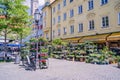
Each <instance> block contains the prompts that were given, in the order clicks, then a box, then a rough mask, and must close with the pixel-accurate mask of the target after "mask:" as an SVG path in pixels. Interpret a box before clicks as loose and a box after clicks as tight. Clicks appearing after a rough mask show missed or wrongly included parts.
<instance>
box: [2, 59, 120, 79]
mask: <svg viewBox="0 0 120 80" xmlns="http://www.w3.org/2000/svg"><path fill="white" fill-rule="evenodd" d="M116 66H117V65H115V64H114V65H95V64H86V63H84V62H73V61H66V60H57V59H49V68H48V69H37V70H36V71H29V70H25V68H24V67H23V66H19V64H14V63H0V80H120V69H118V68H117V67H116Z"/></svg>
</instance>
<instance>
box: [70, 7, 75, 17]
mask: <svg viewBox="0 0 120 80" xmlns="http://www.w3.org/2000/svg"><path fill="white" fill-rule="evenodd" d="M73 16H74V10H73V9H71V10H70V17H73Z"/></svg>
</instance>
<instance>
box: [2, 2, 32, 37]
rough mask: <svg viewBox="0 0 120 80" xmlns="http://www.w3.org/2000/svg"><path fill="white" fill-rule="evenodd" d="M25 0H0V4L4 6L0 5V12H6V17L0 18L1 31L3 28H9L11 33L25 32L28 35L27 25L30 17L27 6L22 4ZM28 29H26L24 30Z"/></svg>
mask: <svg viewBox="0 0 120 80" xmlns="http://www.w3.org/2000/svg"><path fill="white" fill-rule="evenodd" d="M24 1H25V0H0V5H3V7H5V8H1V7H0V13H2V12H3V11H4V12H5V13H6V18H4V19H3V18H0V31H1V32H3V31H4V29H8V30H9V31H10V30H11V31H12V32H13V33H16V34H18V35H20V34H21V33H22V34H23V33H25V35H24V37H25V36H26V34H27V35H28V34H29V33H30V29H29V28H28V27H27V28H25V27H26V26H28V24H29V21H30V19H31V17H30V16H29V15H28V13H27V10H28V6H25V5H23V2H24ZM8 30H6V32H5V34H7V33H8V32H7V31H8ZM26 30H28V31H26Z"/></svg>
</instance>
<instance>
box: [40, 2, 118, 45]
mask: <svg viewBox="0 0 120 80" xmlns="http://www.w3.org/2000/svg"><path fill="white" fill-rule="evenodd" d="M45 1H46V2H49V4H47V5H45V6H44V7H43V9H42V10H43V14H44V16H43V24H44V25H43V30H44V37H45V38H47V39H49V40H53V39H56V38H61V39H62V40H64V41H69V42H74V43H80V42H85V41H93V42H96V43H102V44H105V45H111V46H113V47H114V46H120V0H54V1H53V2H51V0H45ZM108 43H109V44H108Z"/></svg>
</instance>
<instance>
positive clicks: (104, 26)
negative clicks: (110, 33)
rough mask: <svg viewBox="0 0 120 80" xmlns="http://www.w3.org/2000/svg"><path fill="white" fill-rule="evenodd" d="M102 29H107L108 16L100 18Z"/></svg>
mask: <svg viewBox="0 0 120 80" xmlns="http://www.w3.org/2000/svg"><path fill="white" fill-rule="evenodd" d="M102 27H103V28H106V27H109V18H108V16H105V17H102Z"/></svg>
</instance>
